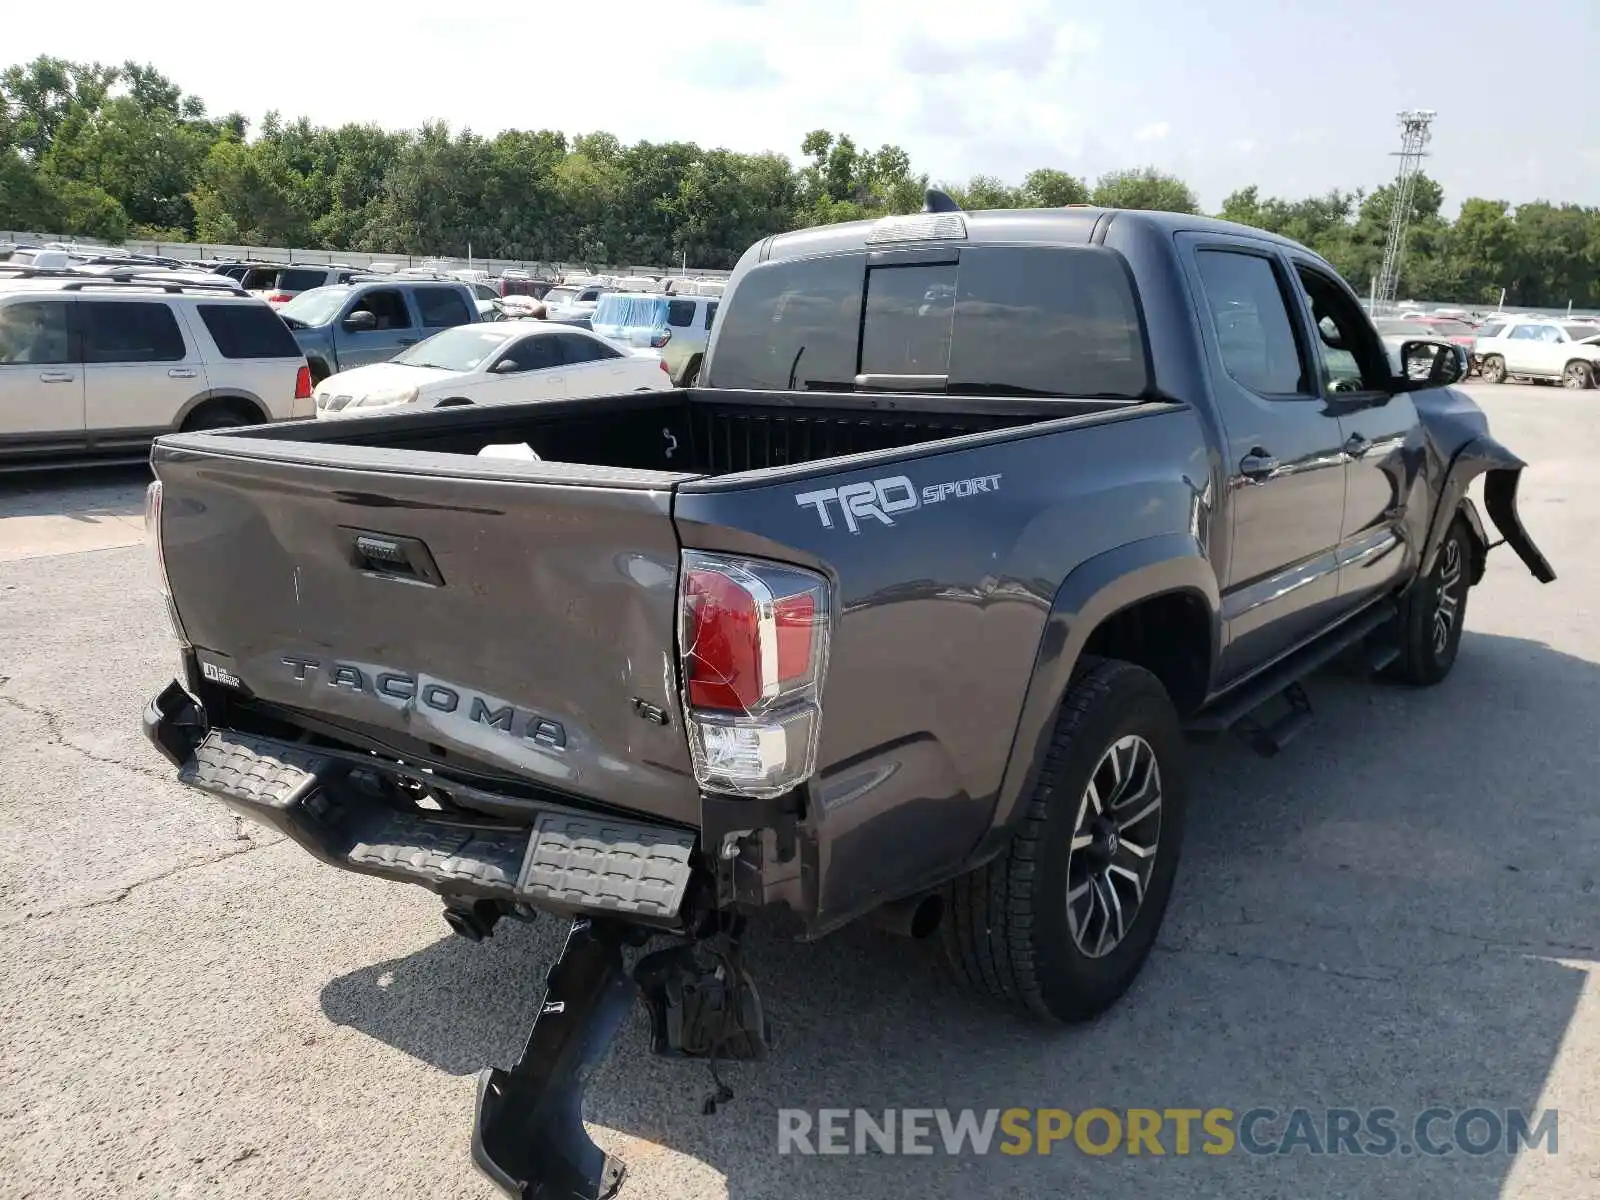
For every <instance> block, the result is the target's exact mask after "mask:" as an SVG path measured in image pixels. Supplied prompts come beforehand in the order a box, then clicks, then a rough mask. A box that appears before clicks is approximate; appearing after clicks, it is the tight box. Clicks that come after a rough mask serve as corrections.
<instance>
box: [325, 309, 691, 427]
mask: <svg viewBox="0 0 1600 1200" xmlns="http://www.w3.org/2000/svg"><path fill="white" fill-rule="evenodd" d="M671 387H672V377H671V376H670V375H668V374H667V366H666V364H665V363H664V362H662V360H661V356H660V355H659V354H657V353H655V352H654V351H648V350H630V349H628V348H626V347H622V346H618V345H617V344H616V343H614V342H609V341H607V340H606V339H605V338H603V337H601V336H599V335H598V334H594V333H589V332H587V331H586V330H582V329H576V328H574V327H573V326H571V325H546V324H545V323H544V322H542V321H492V322H482V321H480V322H475V323H473V324H471V325H457V326H454V327H453V328H450V329H446V330H444V331H443V332H441V333H436V334H434V335H433V336H432V337H430V338H428V339H426V340H425V341H421V342H418V343H417V344H416V345H415V346H411V347H410V348H408V349H407V350H405V351H404V352H403V353H401V354H399V355H398V356H396V357H395V358H392V359H390V360H389V361H388V362H383V363H374V364H373V365H372V366H369V367H357V368H356V369H355V370H352V371H341V372H340V373H339V374H337V375H330V376H328V378H326V379H324V380H323V381H322V382H321V383H319V384H318V385H317V390H316V402H317V416H319V417H351V416H357V415H367V414H370V413H375V412H386V411H392V410H393V409H395V408H397V407H399V406H400V405H410V406H412V407H415V408H445V407H451V406H455V405H459V404H519V403H522V402H524V401H527V400H561V399H566V398H568V397H578V396H609V395H614V394H616V393H618V392H654V391H668V390H670V389H671Z"/></svg>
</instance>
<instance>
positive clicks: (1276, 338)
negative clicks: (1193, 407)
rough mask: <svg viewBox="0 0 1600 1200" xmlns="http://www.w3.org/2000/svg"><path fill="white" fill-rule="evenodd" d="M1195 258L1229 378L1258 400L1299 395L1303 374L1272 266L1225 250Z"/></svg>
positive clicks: (1258, 258) (1302, 389)
mask: <svg viewBox="0 0 1600 1200" xmlns="http://www.w3.org/2000/svg"><path fill="white" fill-rule="evenodd" d="M1195 258H1196V260H1197V261H1198V263H1199V266H1200V278H1201V281H1202V282H1203V284H1204V285H1205V293H1206V305H1207V307H1208V308H1209V309H1210V310H1211V321H1212V325H1213V327H1214V328H1215V329H1216V332H1217V343H1218V346H1219V347H1220V349H1221V351H1222V365H1223V367H1224V368H1225V369H1226V370H1227V372H1228V374H1229V375H1231V376H1233V378H1234V379H1236V380H1238V382H1240V383H1241V384H1243V385H1244V386H1245V387H1247V388H1249V389H1250V390H1251V391H1252V392H1256V393H1259V394H1260V395H1263V396H1289V395H1302V394H1304V393H1305V392H1306V390H1307V389H1306V386H1305V378H1306V371H1305V367H1304V364H1303V363H1302V362H1301V361H1300V348H1299V345H1298V344H1297V343H1296V341H1295V337H1294V326H1293V324H1292V323H1291V322H1290V320H1289V309H1288V305H1287V304H1286V303H1285V301H1284V297H1283V288H1282V287H1281V286H1280V285H1279V282H1278V274H1277V272H1276V271H1275V270H1274V269H1273V266H1272V261H1271V260H1270V259H1267V258H1263V257H1261V256H1260V255H1258V254H1245V253H1236V252H1234V251H1230V250H1201V251H1200V252H1199V253H1198V254H1196V255H1195Z"/></svg>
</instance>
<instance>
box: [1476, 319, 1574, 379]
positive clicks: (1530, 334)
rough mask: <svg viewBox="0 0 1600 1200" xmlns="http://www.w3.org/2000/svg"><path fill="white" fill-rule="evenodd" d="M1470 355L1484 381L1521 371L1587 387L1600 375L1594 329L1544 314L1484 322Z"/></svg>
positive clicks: (1538, 376) (1533, 375)
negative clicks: (1534, 317) (1540, 316)
mask: <svg viewBox="0 0 1600 1200" xmlns="http://www.w3.org/2000/svg"><path fill="white" fill-rule="evenodd" d="M1472 358H1473V361H1474V362H1475V363H1476V364H1477V366H1478V369H1479V371H1480V372H1481V373H1482V375H1483V377H1484V379H1485V380H1487V381H1488V382H1489V383H1504V382H1505V381H1506V380H1507V379H1508V378H1510V377H1511V376H1513V375H1521V376H1524V377H1526V378H1529V379H1559V380H1560V381H1561V386H1562V387H1568V388H1591V387H1593V386H1594V384H1595V380H1596V379H1597V378H1600V328H1596V327H1595V326H1593V325H1589V324H1586V323H1582V322H1577V321H1558V320H1554V319H1552V318H1548V317H1546V318H1539V319H1536V320H1530V319H1526V318H1524V319H1513V320H1510V321H1506V322H1500V321H1486V322H1485V323H1484V324H1483V326H1482V327H1481V328H1480V329H1479V330H1478V336H1477V337H1475V338H1474V339H1473V341H1472Z"/></svg>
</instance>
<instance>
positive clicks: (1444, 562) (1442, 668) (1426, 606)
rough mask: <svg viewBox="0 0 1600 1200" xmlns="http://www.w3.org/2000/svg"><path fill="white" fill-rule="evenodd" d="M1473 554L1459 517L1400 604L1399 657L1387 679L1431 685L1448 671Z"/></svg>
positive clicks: (1455, 649) (1456, 647) (1455, 647)
mask: <svg viewBox="0 0 1600 1200" xmlns="http://www.w3.org/2000/svg"><path fill="white" fill-rule="evenodd" d="M1472 554H1473V546H1472V535H1471V533H1469V532H1468V529H1467V523H1466V522H1465V521H1463V520H1462V519H1461V518H1459V517H1457V518H1456V520H1455V521H1454V522H1452V523H1451V525H1450V529H1449V530H1448V532H1446V533H1445V535H1444V541H1443V542H1441V543H1440V544H1439V553H1438V554H1437V555H1436V556H1435V558H1434V560H1433V569H1432V570H1430V571H1429V572H1428V574H1427V575H1426V576H1424V577H1423V578H1422V579H1419V580H1417V582H1416V583H1414V584H1413V585H1412V586H1411V590H1410V591H1408V592H1407V593H1406V597H1405V600H1404V602H1403V603H1402V604H1401V606H1400V657H1399V658H1398V659H1396V660H1395V662H1394V665H1393V666H1391V667H1390V668H1389V671H1388V674H1389V676H1390V677H1391V678H1393V679H1396V680H1398V681H1400V682H1401V683H1409V684H1411V685H1412V686H1413V687H1432V686H1433V685H1434V684H1436V683H1439V682H1440V681H1442V680H1443V679H1444V677H1445V676H1446V675H1448V674H1450V668H1451V667H1453V666H1455V664H1456V655H1457V654H1459V653H1460V650H1461V627H1462V623H1463V622H1464V621H1465V620H1466V616H1467V593H1468V592H1469V591H1470V590H1471V587H1472Z"/></svg>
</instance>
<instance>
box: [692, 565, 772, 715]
mask: <svg viewBox="0 0 1600 1200" xmlns="http://www.w3.org/2000/svg"><path fill="white" fill-rule="evenodd" d="M683 600H684V605H685V606H686V608H687V609H688V613H687V615H688V630H687V632H688V637H687V638H686V639H685V644H684V651H683V673H684V677H685V679H687V680H688V684H689V703H690V704H691V705H693V706H694V707H695V708H717V709H733V710H735V711H744V710H747V709H751V708H754V707H755V706H756V705H757V704H758V703H759V702H760V700H761V690H762V679H761V631H760V620H759V614H758V612H757V610H756V598H755V596H753V595H752V594H751V593H750V592H749V591H748V590H747V589H745V588H744V587H741V586H740V585H739V584H738V583H736V582H734V581H733V580H732V579H730V578H728V576H726V575H723V574H722V573H720V572H718V571H707V570H695V569H690V570H687V571H685V572H684V580H683Z"/></svg>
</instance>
